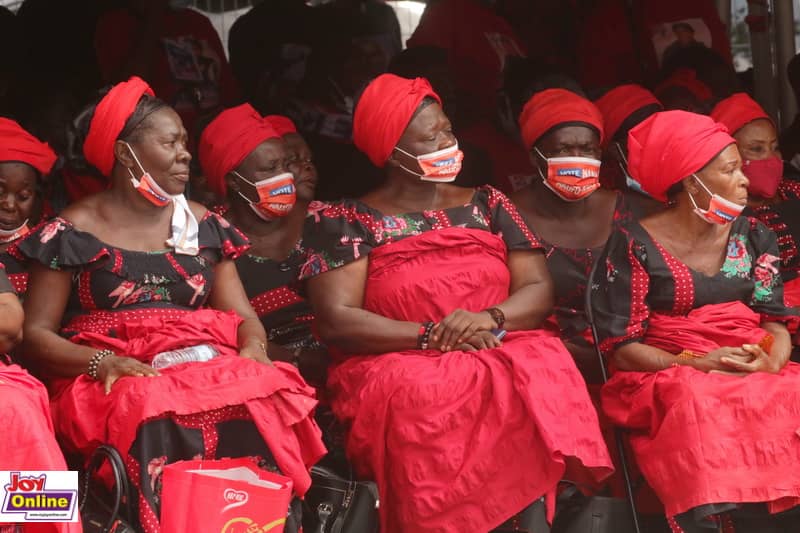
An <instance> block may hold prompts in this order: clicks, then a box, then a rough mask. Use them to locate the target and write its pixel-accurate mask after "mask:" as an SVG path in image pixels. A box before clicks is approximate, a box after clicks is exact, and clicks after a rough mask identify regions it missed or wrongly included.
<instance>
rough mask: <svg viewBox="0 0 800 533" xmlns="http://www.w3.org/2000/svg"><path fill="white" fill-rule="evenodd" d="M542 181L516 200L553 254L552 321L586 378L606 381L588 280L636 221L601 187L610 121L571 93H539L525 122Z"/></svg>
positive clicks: (527, 110)
mask: <svg viewBox="0 0 800 533" xmlns="http://www.w3.org/2000/svg"><path fill="white" fill-rule="evenodd" d="M519 123H520V130H521V132H522V138H523V140H524V142H525V146H526V147H528V149H529V152H530V157H531V161H532V163H533V165H534V168H536V170H537V172H538V174H539V176H540V177H541V179H537V180H534V181H533V182H532V183H531V184H530V185H529V186H528V187H526V188H524V189H521V190H519V191H517V192H516V193H514V194H513V195H512V196H511V201H512V202H514V204H515V205H516V207H517V209H519V211H520V213H522V215H523V216H524V217H525V219H526V221H527V222H528V225H529V227H530V228H531V229H532V230H534V229H535V232H536V235H537V237H538V238H539V239H540V242H541V243H542V246H543V247H544V249H545V257H546V258H547V266H548V268H549V270H550V276H551V277H552V279H553V284H554V286H555V296H556V303H555V309H554V315H553V317H552V320H553V321H554V322H555V323H554V324H553V325H554V326H555V328H556V329H557V330H558V331H559V332H560V335H561V340H563V341H564V344H566V346H567V349H569V351H570V353H572V356H573V357H574V358H575V362H576V363H577V365H578V368H579V369H580V370H581V373H582V374H583V376H584V377H585V378H586V379H587V380H588V381H590V382H592V383H599V382H601V376H600V373H599V370H600V369H599V366H598V364H597V356H596V355H595V351H594V348H592V345H591V344H590V343H591V331H589V323H588V322H587V320H586V316H585V314H584V312H583V308H584V306H585V303H584V299H585V294H586V278H587V276H588V274H589V271H591V269H592V264H593V262H594V259H595V258H596V257H597V256H598V255H599V254H600V252H602V249H603V246H604V245H605V243H606V241H607V240H608V236H609V235H610V234H611V231H612V229H613V228H614V227H615V226H616V225H618V224H619V223H620V222H621V221H623V220H625V219H626V218H627V217H628V213H627V209H626V207H625V205H624V204H623V201H622V199H623V196H622V194H621V193H617V192H614V191H611V190H609V189H604V188H600V176H599V174H600V154H601V148H600V146H601V141H602V140H603V118H602V116H601V115H600V111H599V110H598V109H597V107H595V105H594V104H593V103H591V102H590V101H589V100H587V99H585V98H583V97H581V96H578V95H577V94H575V93H573V92H570V91H567V90H564V89H547V90H545V91H541V92H539V93H537V94H535V95H534V96H533V97H532V98H531V99H530V100H529V101H528V103H527V104H525V107H524V108H523V110H522V114H521V115H520V119H519Z"/></svg>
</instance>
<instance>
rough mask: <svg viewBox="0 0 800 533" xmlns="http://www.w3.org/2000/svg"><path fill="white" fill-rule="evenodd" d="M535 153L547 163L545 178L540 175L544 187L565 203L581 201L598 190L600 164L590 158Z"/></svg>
mask: <svg viewBox="0 0 800 533" xmlns="http://www.w3.org/2000/svg"><path fill="white" fill-rule="evenodd" d="M534 149H535V150H536V152H537V153H538V154H539V155H540V156H541V157H542V159H544V160H545V161H547V176H544V175H543V174H541V170H540V171H539V173H540V175H542V179H543V180H544V184H545V186H546V187H547V188H548V189H550V190H551V191H553V193H554V194H555V195H556V196H558V197H559V198H561V199H562V200H564V201H566V202H577V201H578V200H583V199H584V198H586V197H587V196H589V195H590V194H592V193H593V192H594V191H596V190H597V189H599V188H600V164H601V162H600V161H598V160H597V159H592V158H591V157H550V158H547V157H545V156H544V154H543V153H542V152H540V151H539V149H538V148H534Z"/></svg>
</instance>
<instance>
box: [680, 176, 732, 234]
mask: <svg viewBox="0 0 800 533" xmlns="http://www.w3.org/2000/svg"><path fill="white" fill-rule="evenodd" d="M692 177H693V178H694V179H696V180H697V183H699V184H700V186H701V187H702V188H703V189H704V190H705V191H706V192H707V193H708V194H709V196H711V199H710V200H709V201H708V209H700V207H698V205H697V202H695V201H694V197H693V196H692V194H691V193H689V199H690V200H691V201H692V205H694V214H695V215H697V216H699V217H700V218H702V219H703V220H705V221H706V222H708V223H709V224H720V225H725V224H730V223H731V222H733V221H734V220H736V217H738V216H739V215H740V214H741V212H742V211H743V210H744V206H743V205H739V204H735V203H733V202H731V201H730V200H726V199H725V198H723V197H722V196H720V195H718V194H712V193H711V191H709V190H708V187H706V185H705V183H703V182H702V181H701V180H700V178H698V177H697V174H692Z"/></svg>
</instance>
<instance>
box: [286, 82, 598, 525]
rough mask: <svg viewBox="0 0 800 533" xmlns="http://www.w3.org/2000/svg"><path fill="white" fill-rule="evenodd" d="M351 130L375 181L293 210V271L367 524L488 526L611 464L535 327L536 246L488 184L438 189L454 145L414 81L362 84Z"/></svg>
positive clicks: (551, 345) (568, 367) (542, 301)
mask: <svg viewBox="0 0 800 533" xmlns="http://www.w3.org/2000/svg"><path fill="white" fill-rule="evenodd" d="M354 141H355V144H356V146H358V147H359V148H360V149H361V150H362V151H363V152H365V153H366V154H367V156H368V157H369V158H370V160H371V161H372V162H373V164H375V165H376V166H377V167H381V168H383V169H384V172H385V173H386V180H385V182H384V183H383V184H382V185H380V186H379V187H378V188H377V189H376V190H375V191H374V192H371V193H369V194H367V195H366V196H364V197H362V198H360V199H358V200H344V201H342V202H339V203H332V204H319V205H315V206H312V208H311V209H309V214H308V218H307V225H306V229H305V232H304V235H303V240H304V243H305V246H306V250H307V252H308V260H307V262H306V264H305V265H304V266H303V269H302V271H301V276H302V277H303V278H305V279H307V280H308V282H307V288H308V292H309V296H310V300H311V303H312V306H313V308H314V311H315V313H316V317H317V318H316V328H317V331H318V332H319V334H320V335H321V337H322V339H323V340H324V341H326V343H327V344H328V345H329V347H330V348H331V350H332V351H334V360H335V362H334V365H333V367H332V369H331V370H330V373H329V378H328V388H329V392H330V393H331V395H332V406H333V410H334V413H336V415H337V416H338V417H339V418H340V419H342V420H343V421H344V422H345V423H346V424H347V425H349V427H350V432H349V435H348V439H347V452H348V457H349V458H350V459H351V460H352V461H353V463H354V464H355V466H356V468H357V470H358V472H359V473H360V474H362V475H365V476H369V477H371V478H373V479H375V480H376V481H377V483H378V487H379V489H380V493H381V531H384V532H386V533H392V532H415V533H417V532H425V531H431V532H432V531H437V532H452V533H455V532H459V533H460V532H463V531H488V530H490V529H492V528H495V527H497V526H499V525H500V524H501V523H502V522H503V521H505V520H507V519H509V518H510V517H512V515H514V513H516V512H519V511H520V510H522V509H523V508H525V507H526V506H528V505H530V504H531V502H534V501H537V500H538V499H539V498H541V497H542V496H544V495H548V496H552V495H553V490H554V488H555V486H556V483H557V482H558V480H559V479H561V478H562V476H564V474H565V471H566V470H567V468H568V467H569V475H570V476H573V475H578V476H581V477H583V478H587V477H588V478H594V479H595V480H597V479H602V478H603V477H605V476H606V475H607V474H609V473H610V472H611V462H610V460H609V457H608V453H607V449H606V447H605V445H604V444H603V440H602V437H601V435H600V431H599V428H598V422H597V417H596V414H595V412H594V409H592V408H591V402H590V400H589V397H588V394H587V393H586V388H585V385H584V384H583V380H582V379H581V377H580V374H579V372H578V370H577V369H576V368H575V364H574V362H573V361H572V358H571V357H570V356H569V353H568V352H567V351H566V350H565V349H564V345H563V344H562V343H561V341H560V340H558V339H557V338H556V337H553V336H549V335H547V334H546V333H545V332H543V331H541V330H538V329H537V328H539V327H541V325H542V323H543V321H544V319H545V318H546V317H547V315H548V314H549V313H550V308H551V305H552V285H551V282H550V279H549V275H548V274H547V269H546V265H545V260H544V255H543V254H542V250H541V245H540V244H539V242H538V241H537V239H536V237H535V236H534V235H533V234H532V233H531V232H530V230H529V229H528V228H527V226H526V225H525V223H524V222H523V220H522V217H521V216H520V215H519V213H517V211H516V209H515V208H514V206H513V205H512V204H511V203H510V202H509V201H508V199H507V198H506V197H505V196H503V195H502V194H501V193H499V192H498V191H496V190H495V189H493V188H491V187H488V186H484V187H479V188H477V189H465V188H460V187H455V186H453V185H451V184H450V183H451V182H452V181H453V180H454V179H455V178H456V176H457V174H458V172H459V169H460V167H461V160H462V157H463V156H462V153H461V151H460V150H459V149H458V143H457V141H456V138H455V137H454V135H453V133H452V129H451V126H450V121H449V120H448V118H447V116H446V115H445V114H444V112H443V111H442V108H441V106H440V100H439V97H438V96H437V95H436V94H435V93H434V92H433V90H432V89H431V86H430V84H428V82H427V81H426V80H424V79H422V78H417V79H414V80H410V79H405V78H400V77H398V76H394V75H392V74H384V75H382V76H379V77H378V78H376V79H375V80H374V81H373V82H372V83H371V84H370V85H369V86H368V87H367V89H366V90H365V92H364V94H363V96H362V97H361V100H360V101H359V103H358V105H357V107H356V112H355V118H354ZM505 331H508V334H507V335H506V336H505V337H503V335H504V334H505ZM501 339H502V340H501ZM553 398H559V402H558V403H553V402H552V399H553ZM549 503H550V504H552V500H549ZM550 510H551V511H552V505H551V506H550ZM551 516H552V515H551ZM526 527H530V526H526Z"/></svg>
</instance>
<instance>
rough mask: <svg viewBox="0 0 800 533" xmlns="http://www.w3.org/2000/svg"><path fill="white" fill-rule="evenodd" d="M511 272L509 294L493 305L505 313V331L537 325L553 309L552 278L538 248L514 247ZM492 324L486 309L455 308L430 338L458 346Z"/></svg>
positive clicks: (447, 344) (448, 345) (494, 324)
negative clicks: (472, 310)
mask: <svg viewBox="0 0 800 533" xmlns="http://www.w3.org/2000/svg"><path fill="white" fill-rule="evenodd" d="M508 270H509V272H510V273H511V285H510V287H509V297H508V298H507V299H506V300H505V301H503V302H501V303H498V304H497V305H495V306H494V307H496V308H498V309H500V311H502V312H503V315H504V316H505V323H504V324H503V329H505V330H508V331H514V330H530V329H536V328H538V327H539V326H540V325H541V324H542V322H543V321H544V320H545V318H547V316H548V315H549V314H550V312H551V311H552V309H553V303H554V300H555V295H554V287H553V281H552V279H551V278H550V272H549V271H548V270H547V263H546V262H545V258H544V254H543V253H542V251H541V250H516V251H511V252H509V254H508ZM495 327H496V323H495V322H494V320H493V319H492V316H491V315H490V314H489V313H488V312H486V311H480V312H471V311H467V310H464V309H456V310H455V311H453V312H452V313H450V314H449V315H448V316H446V317H445V318H443V319H442V321H441V323H440V324H438V325H437V326H436V328H435V329H434V332H433V336H432V339H433V340H434V341H436V342H439V343H440V344H441V345H442V347H443V349H444V350H449V349H450V348H451V347H453V346H458V345H460V344H461V343H463V342H465V341H466V339H468V338H470V337H471V336H472V335H474V334H475V333H476V332H478V331H486V330H491V329H494V328H495Z"/></svg>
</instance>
